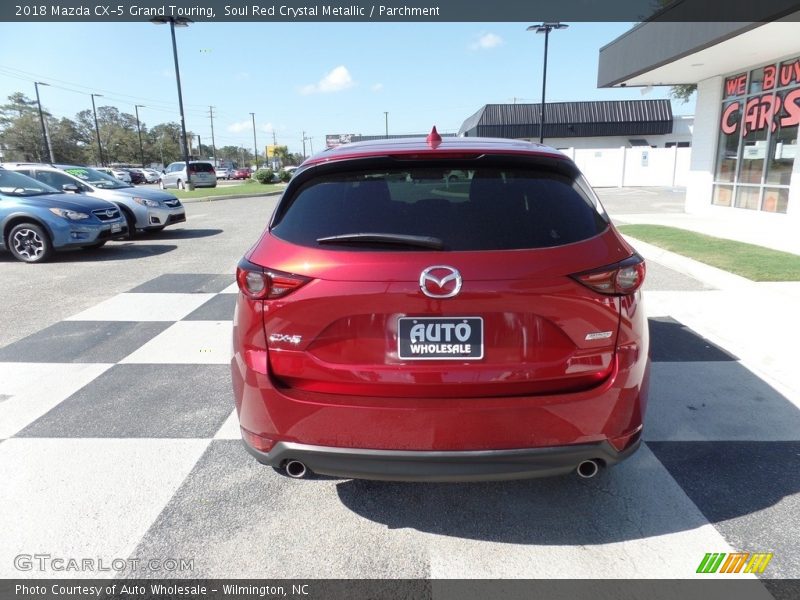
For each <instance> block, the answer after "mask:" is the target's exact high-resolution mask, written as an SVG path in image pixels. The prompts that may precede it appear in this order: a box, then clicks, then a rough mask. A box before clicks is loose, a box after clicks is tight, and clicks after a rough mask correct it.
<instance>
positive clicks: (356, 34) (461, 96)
mask: <svg viewBox="0 0 800 600" xmlns="http://www.w3.org/2000/svg"><path fill="white" fill-rule="evenodd" d="M526 26H527V23H437V24H421V23H400V24H384V23H348V24H341V23H318V24H306V23H220V22H217V23H195V24H193V25H191V26H190V27H188V28H179V29H176V34H177V40H178V53H179V60H180V66H181V79H182V84H183V96H184V105H185V108H186V125H187V129H189V130H191V131H192V132H194V133H196V134H199V135H200V136H201V137H202V141H203V143H204V144H207V143H210V140H211V127H210V123H209V119H208V116H207V115H208V107H209V106H210V105H213V106H214V107H215V109H214V112H215V119H214V130H215V138H216V143H217V145H218V146H224V145H228V144H233V145H243V146H245V147H248V148H252V146H253V133H252V122H251V117H250V113H251V112H254V113H255V114H256V126H257V137H258V145H259V149H260V150H261V149H263V146H264V145H265V144H267V143H271V141H272V132H273V131H274V132H275V135H276V137H277V141H278V143H279V144H285V145H288V146H289V148H290V150H291V151H294V152H296V151H299V150H300V149H301V147H302V145H301V144H302V142H301V138H302V132H303V131H305V132H306V136H307V137H311V138H312V140H311V142H310V143H309V146H310V145H312V144H313V148H314V151H318V150H320V149H322V148H323V146H324V140H325V135H326V134H331V133H359V134H364V135H368V134H380V133H383V131H384V111H387V112H388V113H389V133H392V134H401V133H420V132H424V131H428V130H429V129H430V127H431V125H433V124H436V125H437V127H438V128H439V130H440V131H442V132H455V131H457V130H458V128H459V126H460V125H461V123H462V122H463V121H464V119H466V118H467V117H468V116H469V115H471V114H473V113H474V112H475V111H477V110H478V109H479V108H480V107H481V106H482V105H484V104H487V103H504V102H512V101H513V99H514V98H516V99H517V102H538V101H539V99H540V97H541V85H542V79H541V78H542V54H543V42H544V36H542V35H536V34H534V33H532V32H528V31H525V28H526ZM630 27H631V24H630V23H570V27H569V28H568V29H566V30H563V31H557V32H555V33H553V34H551V36H550V50H549V61H548V78H547V79H548V82H547V100H548V101H553V102H555V101H573V100H574V101H577V100H619V99H639V98H665V97H667V93H668V88H655V89H652V90H650V91H648V92H647V93H646V94H642V91H641V90H639V89H627V90H622V89H620V90H607V89H597V60H598V53H599V49H600V48H601V47H602V46H603V45H605V44H607V43H608V42H610V41H612V40H613V39H614V38H616V37H617V36H618V35H620V34H622V33H624V32H625V31H627V30H628V29H629V28H630ZM32 42H33V43H32ZM33 80H38V81H43V82H48V83H50V84H52V85H51V87H43V88H40V93H41V96H42V104H43V105H44V107H45V108H46V109H47V110H49V111H50V112H51V113H53V114H54V115H55V116H57V117H61V116H67V117H70V118H73V117H74V116H75V114H76V113H77V112H79V111H81V110H84V109H87V108H91V100H90V98H89V96H88V94H89V93H90V92H97V93H102V94H104V98H98V99H97V102H98V104H99V105H106V104H109V105H114V106H116V107H117V108H119V109H120V110H121V111H124V112H130V113H133V105H134V104H143V105H146V108H140V109H139V114H140V118H141V120H142V121H143V122H144V123H145V124H147V125H149V126H152V125H156V124H158V123H160V122H164V121H169V120H174V121H177V120H178V109H177V92H176V86H175V80H174V75H173V63H172V47H171V41H170V36H169V28H168V27H167V26H164V25H162V26H156V25H152V24H150V23H147V22H144V23H71V24H70V23H63V24H56V23H20V24H13V25H12V24H10V23H5V24H3V25H2V35H0V97H2V99H5V98H6V97H7V96H8V95H9V94H11V93H12V92H15V91H22V92H24V93H25V94H27V95H28V96H29V97H34V88H33V83H32V82H33ZM56 86H60V87H56ZM61 88H70V90H74V91H68V90H65V89H61ZM78 92H82V93H78ZM673 109H674V110H675V112H676V113H677V114H691V113H692V111H693V110H694V107H693V103H690V104H683V105H682V104H680V103H677V102H674V103H673ZM307 150H310V148H307Z"/></svg>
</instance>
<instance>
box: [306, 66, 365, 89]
mask: <svg viewBox="0 0 800 600" xmlns="http://www.w3.org/2000/svg"><path fill="white" fill-rule="evenodd" d="M353 85H355V82H354V81H353V77H352V76H351V75H350V71H348V70H347V67H345V66H344V65H339V66H338V67H336V68H335V69H333V70H332V71H331V72H330V73H328V74H327V75H325V77H323V78H322V79H320V80H319V81H318V82H317V83H311V84H308V85H304V86H303V87H302V88H300V93H301V94H303V95H308V94H328V93H331V92H341V91H342V90H346V89H347V88H351V87H353Z"/></svg>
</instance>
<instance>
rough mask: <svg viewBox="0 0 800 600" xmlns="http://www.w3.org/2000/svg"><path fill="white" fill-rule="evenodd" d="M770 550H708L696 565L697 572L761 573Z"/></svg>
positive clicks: (767, 562) (770, 557) (768, 559)
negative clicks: (727, 551) (728, 552)
mask: <svg viewBox="0 0 800 600" xmlns="http://www.w3.org/2000/svg"><path fill="white" fill-rule="evenodd" d="M771 560H772V552H754V553H752V554H751V553H750V552H731V553H730V554H726V553H725V552H713V553H712V552H708V553H706V555H705V556H704V557H703V560H701V561H700V565H699V566H698V567H697V572H698V573H763V572H764V569H766V568H767V565H768V564H769V561H771Z"/></svg>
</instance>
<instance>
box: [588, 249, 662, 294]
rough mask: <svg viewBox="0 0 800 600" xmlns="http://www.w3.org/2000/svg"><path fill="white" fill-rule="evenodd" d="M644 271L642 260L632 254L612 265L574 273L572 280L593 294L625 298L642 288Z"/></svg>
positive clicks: (645, 269)
mask: <svg viewBox="0 0 800 600" xmlns="http://www.w3.org/2000/svg"><path fill="white" fill-rule="evenodd" d="M646 271H647V268H646V267H645V262H644V259H643V258H642V257H641V256H639V255H638V254H634V255H633V256H631V257H628V258H626V259H625V260H623V261H620V262H618V263H616V264H614V265H608V266H605V267H600V268H599V269H593V270H591V271H584V272H582V273H576V274H574V275H572V278H573V279H575V280H576V281H577V282H579V283H581V284H583V285H585V286H586V287H588V288H589V289H592V290H594V291H595V292H600V293H601V294H608V295H610V296H625V295H628V294H632V293H633V292H635V291H636V290H638V289H639V288H640V287H641V286H642V283H644V276H645V273H646Z"/></svg>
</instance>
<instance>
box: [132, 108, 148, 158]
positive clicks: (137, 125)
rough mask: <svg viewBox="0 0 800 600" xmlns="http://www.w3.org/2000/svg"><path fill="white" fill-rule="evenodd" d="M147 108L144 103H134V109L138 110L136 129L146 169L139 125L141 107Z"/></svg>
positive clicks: (140, 152) (140, 153)
mask: <svg viewBox="0 0 800 600" xmlns="http://www.w3.org/2000/svg"><path fill="white" fill-rule="evenodd" d="M140 108H147V107H146V106H145V105H144V104H134V105H133V109H134V110H135V111H136V131H137V132H138V133H139V155H140V156H141V157H142V168H143V169H144V146H142V128H141V126H140V125H139V109H140Z"/></svg>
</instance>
